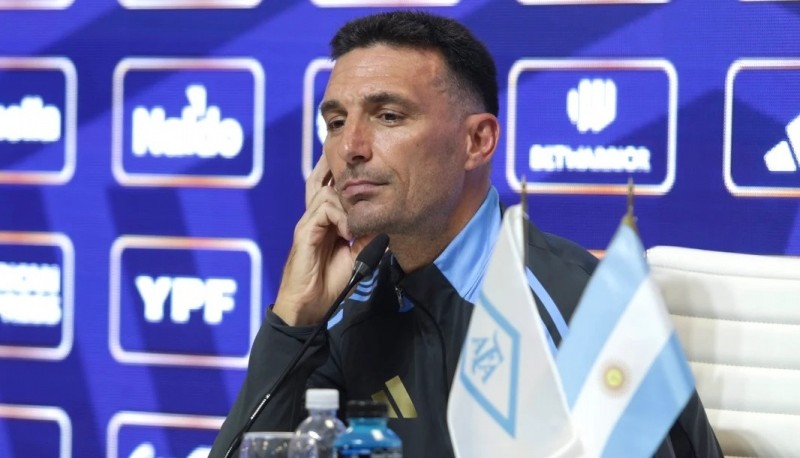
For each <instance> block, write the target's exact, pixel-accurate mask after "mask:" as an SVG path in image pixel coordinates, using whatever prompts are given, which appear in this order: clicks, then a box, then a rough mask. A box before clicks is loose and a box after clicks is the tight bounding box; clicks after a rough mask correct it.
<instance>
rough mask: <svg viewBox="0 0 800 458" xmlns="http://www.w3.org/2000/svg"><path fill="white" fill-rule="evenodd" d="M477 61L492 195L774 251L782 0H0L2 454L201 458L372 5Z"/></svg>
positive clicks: (788, 74)
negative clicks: (466, 40) (331, 56)
mask: <svg viewBox="0 0 800 458" xmlns="http://www.w3.org/2000/svg"><path fill="white" fill-rule="evenodd" d="M401 3H402V4H403V5H404V7H414V8H422V9H428V10H430V11H433V12H437V13H440V14H445V15H448V16H452V17H455V18H458V19H460V20H461V21H463V22H464V23H466V24H467V25H468V26H469V27H470V28H471V29H472V30H473V31H474V32H475V33H476V34H477V35H478V36H479V37H480V38H481V39H483V40H484V41H485V42H486V44H487V45H488V47H489V49H490V51H491V52H492V53H493V55H494V56H495V57H496V59H497V65H498V79H499V83H500V116H499V117H500V121H501V124H502V132H503V137H502V139H501V143H500V145H499V147H498V151H497V154H496V157H495V159H494V168H493V180H494V183H495V185H496V186H497V188H498V190H499V191H500V194H501V198H502V200H503V201H504V202H505V203H506V204H513V203H516V202H517V201H518V200H519V196H518V191H519V187H520V182H521V181H522V179H523V177H524V178H525V179H526V180H527V182H528V183H529V187H528V189H529V191H530V192H531V196H530V198H529V204H530V212H531V215H532V217H533V219H534V220H535V222H536V223H537V224H538V225H539V226H540V227H541V228H542V229H544V230H546V231H550V232H555V233H558V234H560V235H563V236H566V237H568V238H571V239H573V240H575V241H576V242H578V243H580V244H582V245H584V246H586V247H587V248H590V249H599V250H602V249H604V248H605V247H606V245H607V243H608V242H609V240H610V238H611V236H612V234H613V232H614V230H615V228H616V226H617V225H618V223H619V220H620V217H621V216H622V214H623V213H624V211H625V196H624V190H625V184H626V182H627V180H628V178H629V177H632V178H633V179H634V180H635V182H636V183H637V189H638V191H639V197H637V199H636V212H637V214H638V216H639V227H640V230H641V234H642V238H643V241H644V243H645V245H646V246H648V247H650V246H654V245H664V244H670V245H681V246H689V247H699V248H708V249H718V250H729V251H741V252H751V253H768V254H788V255H800V40H796V39H792V37H795V36H796V35H797V34H798V32H800V1H791V0H790V1H738V0H709V1H696V0H665V1H662V2H657V3H656V2H646V1H642V2H639V3H636V2H633V1H631V2H625V1H621V0H614V1H612V0H606V1H593V0H572V1H571V2H564V3H563V4H559V2H558V1H546V2H545V1H536V0H530V1H526V2H517V1H513V0H460V1H459V0H443V1H436V2H431V1H425V0H404V1H402V2H401V1H399V0H398V1H394V2H392V1H388V0H316V1H312V0H280V1H278V0H229V1H226V0H119V1H117V0H0V210H2V211H0V456H3V457H6V456H8V457H23V456H25V457H54V456H60V457H68V456H80V457H101V456H107V457H125V458H128V457H144V456H148V457H151V456H159V457H192V458H195V457H197V456H204V454H206V453H207V451H208V447H209V446H210V445H211V441H212V440H213V438H214V432H215V431H216V429H217V428H218V427H219V425H220V424H221V421H222V419H223V418H224V415H225V414H226V413H227V411H228V409H229V408H230V406H231V405H232V403H233V401H234V398H235V396H236V393H237V391H238V388H239V386H240V384H241V382H242V380H243V377H244V370H245V369H244V368H245V366H246V357H247V350H248V347H249V344H250V342H251V341H252V338H253V336H254V332H255V331H256V330H257V328H258V326H259V324H260V322H261V319H262V316H263V310H264V307H265V306H266V305H268V304H269V303H270V302H271V301H272V300H274V297H275V294H276V288H277V285H278V282H279V280H280V274H281V269H282V267H283V263H284V260H285V258H286V255H287V252H288V249H289V246H290V242H291V237H292V231H293V228H294V224H295V222H296V221H297V219H298V218H299V217H300V215H301V214H302V212H303V202H304V186H303V181H304V178H305V176H307V174H308V173H309V171H310V169H311V167H312V166H313V164H314V162H315V161H316V159H317V158H319V155H320V154H321V143H320V138H321V135H320V131H319V126H318V123H317V119H316V105H317V104H318V103H319V101H320V100H321V98H322V94H323V92H324V88H325V84H326V81H327V79H328V77H329V74H330V68H331V66H330V62H329V61H328V60H327V54H328V41H329V40H330V37H331V36H332V34H333V33H334V32H335V31H336V30H337V29H338V28H339V27H340V26H341V25H342V24H343V23H345V22H346V21H347V20H349V19H351V18H354V17H357V16H361V15H363V14H365V13H370V12H377V11H385V10H386V7H387V6H392V5H393V4H401Z"/></svg>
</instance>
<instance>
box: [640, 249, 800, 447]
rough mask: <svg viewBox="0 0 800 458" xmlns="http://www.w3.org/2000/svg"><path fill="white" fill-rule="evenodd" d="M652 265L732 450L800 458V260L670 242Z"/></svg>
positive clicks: (714, 421) (652, 254)
mask: <svg viewBox="0 0 800 458" xmlns="http://www.w3.org/2000/svg"><path fill="white" fill-rule="evenodd" d="M647 259H648V261H649V264H650V266H651V272H652V275H653V278H654V279H655V281H656V283H657V284H658V285H659V287H660V288H661V291H662V294H663V296H664V300H665V302H666V304H667V308H668V309H669V312H670V314H671V315H672V319H673V322H674V324H675V329H676V331H677V334H678V337H679V339H680V341H681V343H682V345H683V348H684V350H685V351H686V355H687V358H688V359H689V361H690V364H691V367H692V371H693V372H694V375H695V379H696V382H697V391H698V393H699V394H700V399H701V400H702V401H703V404H704V405H705V408H706V412H707V413H708V417H709V421H710V422H711V425H712V426H713V428H714V431H715V432H716V434H717V439H719V442H720V445H721V446H722V450H723V453H725V455H726V456H736V457H800V258H793V257H781V256H761V255H749V254H737V253H723V252H716V251H705V250H696V249H689V248H678V247H667V246H663V247H654V248H651V249H650V250H648V252H647Z"/></svg>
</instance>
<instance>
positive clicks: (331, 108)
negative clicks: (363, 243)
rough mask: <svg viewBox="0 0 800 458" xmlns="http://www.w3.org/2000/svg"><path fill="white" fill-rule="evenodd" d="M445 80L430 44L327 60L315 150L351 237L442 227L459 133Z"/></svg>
mask: <svg viewBox="0 0 800 458" xmlns="http://www.w3.org/2000/svg"><path fill="white" fill-rule="evenodd" d="M447 81H448V78H447V70H446V67H445V65H444V62H443V60H442V58H441V56H440V55H439V54H438V53H437V52H435V51H427V50H414V49H411V48H399V47H389V46H385V45H376V46H372V47H369V48H358V49H354V50H352V51H350V52H348V53H347V54H345V55H343V56H341V57H340V58H339V59H337V62H336V65H335V66H334V69H333V72H332V73H331V77H330V80H329V82H328V87H327V89H326V91H325V97H324V99H323V102H322V105H321V108H322V114H323V117H324V118H325V122H326V124H327V126H328V135H327V137H326V139H325V145H324V153H325V156H326V158H327V161H328V164H329V166H330V168H331V172H332V173H333V177H334V180H335V183H336V184H335V186H336V191H337V193H338V194H339V197H340V200H341V202H342V205H343V206H344V209H345V211H346V212H347V215H348V225H349V227H350V231H351V232H352V233H353V235H355V236H360V235H366V234H371V233H377V232H386V233H389V234H409V235H411V234H418V235H419V234H426V233H432V232H433V233H435V231H440V230H444V229H445V226H446V224H447V222H448V218H449V217H450V216H451V213H453V211H454V209H455V208H456V206H457V204H458V201H459V196H460V193H461V191H462V188H463V184H464V174H465V171H464V161H465V159H466V141H467V135H468V134H467V131H466V128H465V124H464V122H463V120H464V118H465V113H464V110H463V108H462V107H461V106H456V105H455V103H454V100H455V99H454V97H453V95H452V92H451V91H452V90H451V89H449V86H448V84H447ZM464 105H466V102H464Z"/></svg>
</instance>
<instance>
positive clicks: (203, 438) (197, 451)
mask: <svg viewBox="0 0 800 458" xmlns="http://www.w3.org/2000/svg"><path fill="white" fill-rule="evenodd" d="M223 420H224V419H223V418H222V417H207V416H199V415H177V414H169V413H151V412H118V413H117V414H115V415H114V416H113V417H112V418H111V421H110V422H109V424H108V431H107V435H108V439H107V443H106V446H107V449H106V458H206V457H207V456H208V454H209V453H210V452H211V444H213V443H214V438H215V437H216V434H217V432H218V431H219V428H220V427H221V426H222V422H223Z"/></svg>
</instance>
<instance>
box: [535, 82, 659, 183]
mask: <svg viewBox="0 0 800 458" xmlns="http://www.w3.org/2000/svg"><path fill="white" fill-rule="evenodd" d="M566 101H567V110H566V112H567V117H569V120H570V122H571V123H572V124H573V125H574V126H575V128H576V129H577V130H578V132H580V133H581V134H587V133H589V134H597V133H600V132H602V131H603V130H605V129H606V128H607V127H608V126H610V125H611V123H613V122H614V120H615V119H616V117H617V85H616V83H614V80H612V79H600V78H596V79H588V78H584V79H581V80H580V82H579V83H578V86H577V87H574V88H571V89H570V90H569V92H568V93H567V99H566ZM529 162H530V164H529V165H530V168H531V170H533V171H537V172H539V171H544V172H561V171H571V172H628V173H630V172H645V173H646V172H650V150H649V149H648V148H647V147H646V146H642V145H592V146H570V145H566V144H546V145H543V144H534V145H532V146H531V148H530V156H529Z"/></svg>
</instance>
